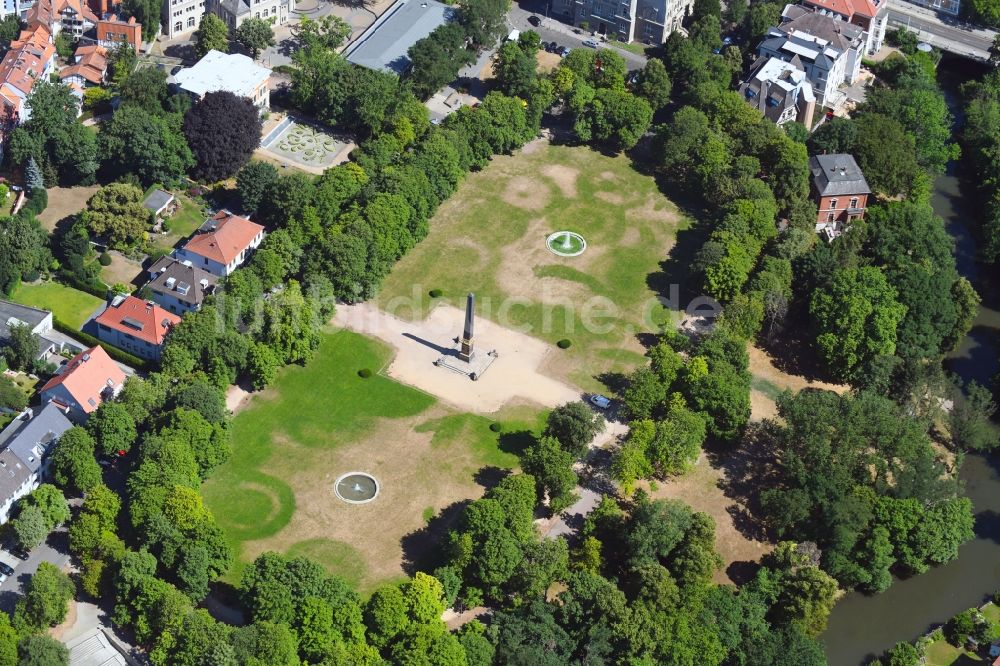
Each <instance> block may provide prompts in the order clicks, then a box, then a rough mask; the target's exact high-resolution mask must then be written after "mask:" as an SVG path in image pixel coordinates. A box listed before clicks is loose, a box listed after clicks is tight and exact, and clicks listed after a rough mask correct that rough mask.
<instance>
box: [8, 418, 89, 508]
mask: <svg viewBox="0 0 1000 666" xmlns="http://www.w3.org/2000/svg"><path fill="white" fill-rule="evenodd" d="M72 427H73V424H72V423H70V421H69V419H68V418H66V416H65V414H63V412H62V410H61V409H59V407H57V406H56V405H55V404H52V403H49V404H47V405H45V406H44V407H42V408H41V409H37V408H36V409H34V410H31V409H27V410H25V411H24V413H22V414H21V415H20V416H18V417H17V418H16V419H14V420H13V421H11V423H10V425H8V426H7V427H6V428H4V429H3V431H2V432H0V523H3V522H6V521H7V519H8V518H9V517H10V510H11V508H12V507H13V506H14V503H15V502H16V501H17V500H18V499H20V498H22V497H24V496H25V495H27V494H28V493H30V492H31V491H32V490H34V489H35V488H37V487H38V485H39V483H41V480H42V479H43V478H44V477H45V472H46V470H47V468H48V454H49V453H51V449H52V445H53V444H55V442H56V441H57V440H58V439H59V438H60V437H61V436H62V434H63V433H64V432H66V431H67V430H69V429H70V428H72Z"/></svg>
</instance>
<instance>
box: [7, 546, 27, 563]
mask: <svg viewBox="0 0 1000 666" xmlns="http://www.w3.org/2000/svg"><path fill="white" fill-rule="evenodd" d="M7 551H8V552H9V553H10V554H11V555H13V556H14V557H16V558H17V559H19V560H22V561H23V560H26V559H28V551H26V550H25V549H23V548H21V547H20V546H10V547H9V548H8V549H7Z"/></svg>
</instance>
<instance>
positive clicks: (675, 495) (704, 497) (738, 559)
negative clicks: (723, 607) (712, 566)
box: [643, 453, 771, 583]
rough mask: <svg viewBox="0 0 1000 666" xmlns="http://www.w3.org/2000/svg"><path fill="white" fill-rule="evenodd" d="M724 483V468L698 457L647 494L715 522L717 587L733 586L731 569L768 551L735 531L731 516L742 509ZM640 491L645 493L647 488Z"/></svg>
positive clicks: (766, 547)
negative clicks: (688, 468) (718, 559)
mask: <svg viewBox="0 0 1000 666" xmlns="http://www.w3.org/2000/svg"><path fill="white" fill-rule="evenodd" d="M725 479H726V470H725V467H724V466H723V465H722V464H716V463H714V462H711V461H710V459H709V456H707V455H706V454H705V453H702V454H701V456H700V457H699V458H698V462H697V464H696V465H695V467H694V469H693V470H691V471H690V472H688V473H687V474H685V475H684V476H681V477H677V478H675V479H671V480H670V481H667V482H664V483H660V484H659V488H657V489H656V490H655V491H651V492H650V495H651V496H652V497H653V498H655V499H676V500H681V501H683V502H684V503H685V504H688V505H689V506H690V507H691V508H692V509H694V510H695V511H700V512H702V513H707V514H708V515H710V516H711V517H712V519H713V520H714V521H715V549H716V550H717V551H718V552H719V555H721V556H722V560H723V565H722V568H721V569H720V570H718V571H716V572H715V576H714V580H715V582H717V583H733V582H736V581H734V580H732V578H731V577H730V573H731V570H730V566H731V565H733V564H734V563H746V562H757V561H759V560H760V558H761V556H763V555H764V554H766V553H768V552H770V550H771V544H769V543H766V542H764V541H757V540H755V539H751V538H748V537H747V536H746V535H744V534H743V532H741V531H740V530H739V529H738V528H737V526H736V521H735V519H734V515H740V514H741V512H742V509H743V507H742V505H741V504H740V503H739V502H738V501H737V500H734V499H733V498H731V497H729V496H727V495H726V494H725V492H724V491H723V490H722V486H723V485H724V484H725ZM643 487H644V488H646V489H647V490H648V485H647V484H643Z"/></svg>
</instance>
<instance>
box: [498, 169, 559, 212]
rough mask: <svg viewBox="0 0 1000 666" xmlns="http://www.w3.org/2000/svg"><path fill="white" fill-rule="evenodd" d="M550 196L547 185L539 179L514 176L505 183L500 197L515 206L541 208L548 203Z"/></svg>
mask: <svg viewBox="0 0 1000 666" xmlns="http://www.w3.org/2000/svg"><path fill="white" fill-rule="evenodd" d="M550 196H551V193H550V192H549V188H548V186H547V185H546V184H545V183H544V182H542V181H541V180H533V179H531V178H527V177H525V176H514V177H513V178H511V179H510V181H509V182H508V183H507V189H506V190H504V193H503V196H502V198H503V200H504V201H505V202H506V203H509V204H510V205H511V206H514V207H516V208H522V209H524V210H541V209H542V208H545V207H546V206H547V205H548V204H549V197H550Z"/></svg>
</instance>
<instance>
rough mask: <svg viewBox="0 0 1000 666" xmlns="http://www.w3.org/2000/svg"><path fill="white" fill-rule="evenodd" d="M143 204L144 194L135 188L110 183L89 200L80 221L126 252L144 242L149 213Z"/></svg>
mask: <svg viewBox="0 0 1000 666" xmlns="http://www.w3.org/2000/svg"><path fill="white" fill-rule="evenodd" d="M142 201H143V192H142V190H141V189H140V188H138V187H136V186H135V185H132V184H130V183H111V184H110V185H106V186H105V187H102V188H101V189H100V190H98V191H97V192H96V193H95V194H94V196H92V197H90V200H89V201H87V209H86V210H85V211H84V212H83V213H81V215H80V217H81V221H82V222H83V223H84V224H86V225H87V228H88V229H90V231H91V233H93V234H94V235H96V236H99V237H101V238H107V239H108V242H109V243H110V244H111V246H112V247H116V248H120V249H125V248H128V247H131V246H133V245H135V244H136V243H138V242H139V241H141V240H142V239H143V236H144V235H145V234H146V231H147V229H148V227H149V211H148V210H146V208H145V206H143V205H142Z"/></svg>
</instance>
